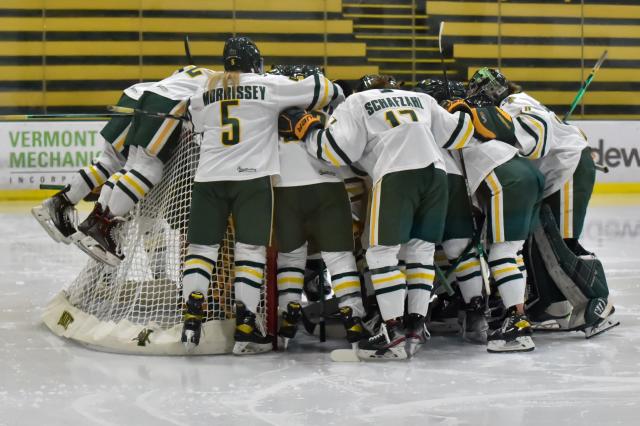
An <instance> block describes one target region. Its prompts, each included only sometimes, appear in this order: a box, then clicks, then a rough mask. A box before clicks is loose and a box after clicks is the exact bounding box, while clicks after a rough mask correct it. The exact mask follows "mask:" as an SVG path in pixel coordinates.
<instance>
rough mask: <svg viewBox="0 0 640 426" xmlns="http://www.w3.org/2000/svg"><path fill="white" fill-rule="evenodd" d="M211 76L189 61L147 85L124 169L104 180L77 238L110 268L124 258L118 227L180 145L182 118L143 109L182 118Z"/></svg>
mask: <svg viewBox="0 0 640 426" xmlns="http://www.w3.org/2000/svg"><path fill="white" fill-rule="evenodd" d="M213 74H214V73H213V71H210V70H207V69H204V68H198V67H196V66H194V65H190V66H187V67H185V68H182V69H181V70H179V71H177V72H175V73H174V74H173V75H171V76H170V77H168V78H165V79H164V80H161V81H159V82H157V83H154V84H151V85H149V86H147V87H145V90H144V93H143V94H142V95H141V96H140V99H139V100H138V102H137V103H136V108H137V109H138V110H139V111H142V112H136V114H135V115H134V117H133V120H132V122H131V128H130V131H129V132H128V134H127V136H126V139H125V141H124V145H125V146H126V147H128V149H129V151H130V152H129V156H128V159H127V163H126V165H125V167H124V170H123V171H122V172H121V173H118V174H115V175H114V176H112V177H111V178H110V182H108V183H107V184H106V186H107V188H108V190H107V191H105V192H103V193H101V196H100V198H99V199H98V202H97V203H96V205H95V207H94V209H93V211H92V212H91V213H90V214H89V216H88V217H87V218H86V219H85V220H84V222H82V223H81V224H80V225H79V226H78V232H77V233H76V234H75V235H74V236H73V240H74V242H76V244H77V245H78V246H79V247H80V248H81V249H83V250H84V251H85V252H87V253H89V254H91V255H93V257H95V258H97V259H98V260H101V261H103V262H105V263H107V264H109V265H111V266H117V265H118V264H119V263H120V261H121V260H122V259H123V258H124V255H123V253H122V252H121V250H120V247H119V246H118V241H117V238H116V237H115V233H116V230H117V229H118V228H117V227H118V226H119V225H121V224H122V223H123V222H124V216H125V215H126V214H127V213H129V212H130V211H131V210H132V209H133V208H134V206H135V204H136V203H138V201H140V200H141V199H142V198H144V197H145V196H146V195H147V193H148V192H149V191H150V190H151V189H152V188H153V186H154V185H156V184H157V183H158V182H160V179H161V178H162V173H163V170H164V164H165V162H167V161H168V160H169V158H170V157H171V154H172V153H173V151H174V149H175V147H176V146H177V143H178V139H179V136H180V132H181V128H182V126H181V120H180V119H176V118H171V117H169V118H162V117H158V116H153V115H151V114H145V112H147V113H161V114H168V115H171V116H173V117H182V116H183V115H184V114H185V113H186V109H187V101H188V99H189V97H190V96H192V95H193V94H194V93H196V91H197V90H200V89H202V88H203V87H204V85H205V84H206V82H207V81H208V78H209V76H210V75H213ZM111 188H112V190H111ZM109 190H110V191H109Z"/></svg>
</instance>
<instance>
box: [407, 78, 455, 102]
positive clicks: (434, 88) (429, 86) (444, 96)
mask: <svg viewBox="0 0 640 426" xmlns="http://www.w3.org/2000/svg"><path fill="white" fill-rule="evenodd" d="M413 91H414V92H421V93H426V94H427V95H429V96H431V97H433V98H434V99H435V100H436V101H437V102H438V103H441V102H443V101H446V100H452V99H462V98H464V97H465V95H466V93H467V90H466V89H465V87H464V83H463V82H461V81H452V80H449V90H448V91H447V89H446V86H445V83H444V80H442V79H440V78H427V79H425V80H422V81H419V82H418V84H416V86H415V87H414V88H413ZM449 96H451V99H449Z"/></svg>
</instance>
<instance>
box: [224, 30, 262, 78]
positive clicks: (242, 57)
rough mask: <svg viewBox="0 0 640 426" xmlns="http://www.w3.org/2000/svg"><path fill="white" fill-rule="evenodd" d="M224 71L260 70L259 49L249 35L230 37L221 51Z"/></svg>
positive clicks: (256, 71) (257, 71)
mask: <svg viewBox="0 0 640 426" xmlns="http://www.w3.org/2000/svg"><path fill="white" fill-rule="evenodd" d="M222 56H223V59H224V70H225V71H241V72H255V73H261V72H262V56H260V50H258V47H257V46H256V45H255V43H254V42H253V41H251V39H250V38H249V37H231V38H229V39H227V41H226V42H225V44H224V50H223V52H222Z"/></svg>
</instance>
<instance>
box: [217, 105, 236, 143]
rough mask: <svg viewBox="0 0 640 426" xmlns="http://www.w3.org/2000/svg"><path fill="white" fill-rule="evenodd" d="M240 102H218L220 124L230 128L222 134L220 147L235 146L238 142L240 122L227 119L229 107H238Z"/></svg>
mask: <svg viewBox="0 0 640 426" xmlns="http://www.w3.org/2000/svg"><path fill="white" fill-rule="evenodd" d="M239 104H240V101H239V100H237V99H228V100H224V101H221V102H220V124H221V125H222V126H229V125H230V126H231V128H230V129H229V128H227V129H228V130H225V131H224V132H222V136H221V139H222V145H227V146H230V145H236V144H238V142H240V120H239V119H238V118H235V117H229V109H230V107H234V106H238V105H239Z"/></svg>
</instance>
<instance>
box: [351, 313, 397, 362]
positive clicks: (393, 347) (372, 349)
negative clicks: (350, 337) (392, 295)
mask: <svg viewBox="0 0 640 426" xmlns="http://www.w3.org/2000/svg"><path fill="white" fill-rule="evenodd" d="M405 343H406V337H405V335H404V333H403V332H402V323H401V321H400V320H397V319H396V320H389V321H387V322H383V323H382V324H381V325H380V330H379V331H378V334H376V335H375V336H371V337H369V338H368V339H363V340H361V341H360V342H358V352H357V353H358V357H359V358H360V359H362V360H365V361H391V360H401V359H407V351H406V350H405V347H404V346H405Z"/></svg>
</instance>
